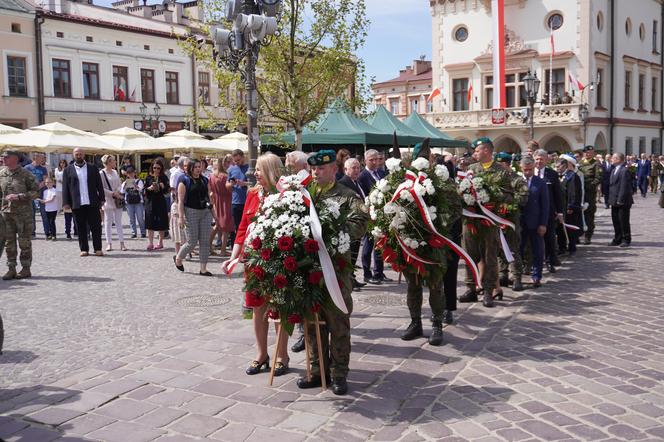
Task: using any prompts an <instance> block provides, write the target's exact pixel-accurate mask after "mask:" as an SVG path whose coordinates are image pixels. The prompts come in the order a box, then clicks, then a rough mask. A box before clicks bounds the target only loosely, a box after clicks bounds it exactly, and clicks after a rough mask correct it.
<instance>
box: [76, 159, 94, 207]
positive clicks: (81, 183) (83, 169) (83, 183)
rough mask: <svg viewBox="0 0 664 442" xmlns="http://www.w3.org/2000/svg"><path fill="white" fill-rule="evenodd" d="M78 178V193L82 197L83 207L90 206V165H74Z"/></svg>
mask: <svg viewBox="0 0 664 442" xmlns="http://www.w3.org/2000/svg"><path fill="white" fill-rule="evenodd" d="M74 169H75V170H76V176H77V177H78V193H79V194H80V195H81V206H89V205H90V193H89V192H88V164H87V163H83V166H80V167H79V165H78V164H76V163H74Z"/></svg>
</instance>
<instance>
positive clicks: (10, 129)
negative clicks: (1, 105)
mask: <svg viewBox="0 0 664 442" xmlns="http://www.w3.org/2000/svg"><path fill="white" fill-rule="evenodd" d="M21 132H23V130H22V129H18V128H16V127H14V126H7V125H5V124H0V135H6V134H20V133H21Z"/></svg>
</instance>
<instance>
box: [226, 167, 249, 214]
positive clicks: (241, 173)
mask: <svg viewBox="0 0 664 442" xmlns="http://www.w3.org/2000/svg"><path fill="white" fill-rule="evenodd" d="M248 170H249V165H248V164H243V165H242V166H236V165H233V166H231V167H229V168H228V179H229V180H232V179H235V180H237V181H247V171H248ZM246 200H247V187H246V186H238V185H234V186H233V196H232V198H231V204H238V205H244V203H245V201H246Z"/></svg>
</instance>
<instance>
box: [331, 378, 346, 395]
mask: <svg viewBox="0 0 664 442" xmlns="http://www.w3.org/2000/svg"><path fill="white" fill-rule="evenodd" d="M332 393H334V394H336V395H337V396H343V395H344V394H346V393H348V382H346V378H342V377H335V378H334V379H332Z"/></svg>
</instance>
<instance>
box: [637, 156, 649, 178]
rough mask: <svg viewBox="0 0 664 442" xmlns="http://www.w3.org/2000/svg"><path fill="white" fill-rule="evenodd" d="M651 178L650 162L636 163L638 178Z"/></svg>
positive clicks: (641, 161)
mask: <svg viewBox="0 0 664 442" xmlns="http://www.w3.org/2000/svg"><path fill="white" fill-rule="evenodd" d="M647 176H650V160H639V161H638V163H636V178H637V179H640V178H643V177H647Z"/></svg>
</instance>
